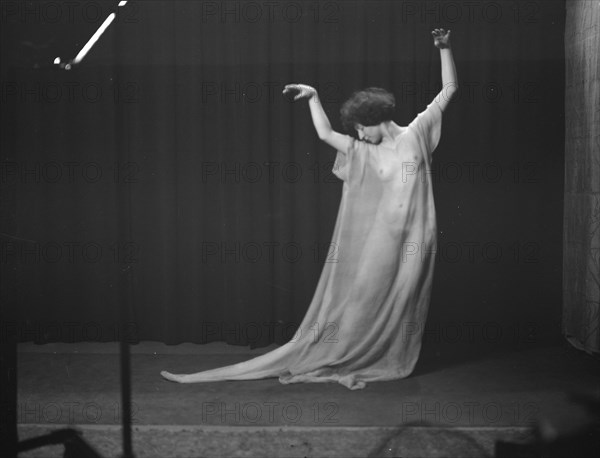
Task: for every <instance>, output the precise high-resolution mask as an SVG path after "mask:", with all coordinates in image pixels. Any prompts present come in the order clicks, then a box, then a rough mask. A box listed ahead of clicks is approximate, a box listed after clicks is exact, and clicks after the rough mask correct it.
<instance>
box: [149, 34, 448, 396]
mask: <svg viewBox="0 0 600 458" xmlns="http://www.w3.org/2000/svg"><path fill="white" fill-rule="evenodd" d="M432 35H433V37H434V45H435V46H436V47H437V48H439V49H440V55H441V62H442V82H443V89H442V90H441V92H440V93H439V94H438V95H437V96H436V98H435V99H434V100H433V101H432V102H431V103H430V104H429V105H428V106H427V108H426V109H425V110H424V111H423V112H421V113H420V114H419V115H418V116H417V117H416V118H415V119H414V120H413V121H412V122H411V123H410V124H409V125H408V126H400V125H398V124H396V123H395V122H394V121H392V116H393V114H394V105H395V102H394V96H393V95H392V94H390V93H389V92H387V91H385V90H384V89H379V88H369V89H366V90H364V91H359V92H356V93H354V94H353V95H352V97H350V99H349V100H347V101H346V102H345V103H344V105H343V106H342V109H341V117H342V122H343V124H344V127H345V128H349V129H356V131H357V133H358V137H359V139H358V140H357V139H354V138H353V137H351V136H349V135H344V134H341V133H338V132H335V131H334V130H333V129H332V128H331V124H330V123H329V120H328V118H327V115H326V114H325V112H324V111H323V108H322V106H321V104H320V102H319V96H318V94H317V91H316V90H315V89H314V88H312V87H310V86H307V85H303V84H290V85H287V86H286V87H285V89H284V93H292V94H296V95H295V98H294V100H298V99H303V98H304V99H308V104H309V107H310V113H311V116H312V120H313V123H314V126H315V129H316V130H317V133H318V135H319V138H320V139H321V140H323V141H324V142H326V143H327V144H329V145H331V146H332V147H334V148H335V149H336V150H337V153H336V154H337V155H336V160H335V164H334V167H333V172H334V173H335V175H337V176H338V177H339V178H341V179H342V180H343V181H344V186H343V192H342V201H341V203H340V208H339V212H338V216H337V221H336V224H335V229H334V233H333V240H332V244H333V246H335V247H336V248H337V251H336V253H337V259H336V261H337V262H331V263H325V265H324V267H323V271H322V273H321V277H320V279H319V282H318V284H317V289H316V291H315V294H314V296H313V299H312V301H311V303H310V306H309V308H308V311H307V313H306V316H305V317H304V319H303V320H302V323H301V324H300V326H299V328H298V331H297V332H296V335H295V336H294V338H293V339H292V340H291V341H290V342H288V343H286V344H285V345H283V346H281V347H279V348H277V349H275V350H273V351H271V352H269V353H266V354H264V355H261V356H258V357H256V358H253V359H250V360H248V361H245V362H242V363H239V364H233V365H230V366H225V367H221V368H217V369H211V370H207V371H203V372H198V373H195V374H171V373H169V372H166V371H163V372H161V375H162V376H163V377H165V378H166V379H168V380H172V381H176V382H180V383H195V382H215V381H222V380H253V379H262V378H269V377H279V381H280V382H281V383H284V384H288V383H300V382H313V383H314V382H338V383H340V384H342V385H344V386H346V387H348V388H350V389H352V390H354V389H361V388H364V387H365V386H366V383H368V382H374V381H384V380H395V379H401V378H405V377H407V376H408V375H410V374H411V372H412V371H413V369H414V366H415V365H416V362H417V360H418V357H419V352H420V350H421V338H422V334H423V330H424V327H425V320H426V318H427V312H428V308H429V300H430V294H431V285H432V280H433V269H434V261H435V250H436V243H437V227H436V217H435V205H434V200H433V193H432V185H431V181H430V173H429V171H430V165H431V160H432V153H433V151H434V150H435V148H436V146H437V145H438V142H439V138H440V134H441V122H442V112H443V111H444V110H445V109H446V107H447V106H448V103H449V101H450V99H451V97H452V96H453V94H454V93H455V91H456V90H457V88H458V84H457V78H456V68H455V65H454V58H453V56H452V50H451V48H450V31H447V32H446V31H445V30H444V29H435V30H434V31H433V32H432Z"/></svg>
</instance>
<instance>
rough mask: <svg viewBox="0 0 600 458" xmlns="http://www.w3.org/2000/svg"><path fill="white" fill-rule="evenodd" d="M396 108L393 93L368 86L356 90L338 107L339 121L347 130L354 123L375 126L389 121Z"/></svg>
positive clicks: (349, 130) (352, 126)
mask: <svg viewBox="0 0 600 458" xmlns="http://www.w3.org/2000/svg"><path fill="white" fill-rule="evenodd" d="M395 109H396V99H395V97H394V94H392V93H390V92H388V91H386V90H385V89H382V88H379V87H369V88H367V89H363V90H362V91H356V92H355V93H354V94H352V95H351V96H350V98H349V99H348V100H346V101H345V102H344V104H343V105H342V108H341V109H340V114H341V121H342V125H343V126H344V129H346V130H347V131H348V132H352V131H353V130H354V126H355V125H356V124H362V125H363V126H376V125H378V124H380V123H382V122H385V121H391V120H392V118H393V117H394V112H395Z"/></svg>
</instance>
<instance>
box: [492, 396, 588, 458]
mask: <svg viewBox="0 0 600 458" xmlns="http://www.w3.org/2000/svg"><path fill="white" fill-rule="evenodd" d="M571 400H572V401H573V409H572V413H573V415H569V416H565V417H562V418H542V419H541V420H539V421H538V423H537V424H536V425H535V436H536V441H535V442H534V443H529V444H516V443H511V442H502V441H498V442H496V447H495V457H496V458H541V457H544V458H555V457H556V458H558V457H577V458H587V457H590V458H594V457H597V456H598V455H599V452H600V397H599V396H598V395H586V394H580V393H574V394H572V395H571ZM582 407H583V409H582Z"/></svg>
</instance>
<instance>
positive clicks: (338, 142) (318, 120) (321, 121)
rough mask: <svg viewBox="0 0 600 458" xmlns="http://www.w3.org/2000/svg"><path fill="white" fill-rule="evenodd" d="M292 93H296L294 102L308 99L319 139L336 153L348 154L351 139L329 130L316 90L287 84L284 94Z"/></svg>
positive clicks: (327, 119) (303, 85) (301, 85)
mask: <svg viewBox="0 0 600 458" xmlns="http://www.w3.org/2000/svg"><path fill="white" fill-rule="evenodd" d="M293 91H297V92H298V94H296V96H295V97H294V100H298V99H302V98H307V99H308V106H309V108H310V114H311V116H312V120H313V124H314V126H315V129H316V131H317V134H318V135H319V138H320V139H321V140H323V141H324V142H325V143H327V144H328V145H330V146H331V147H333V148H335V149H336V150H337V151H340V152H342V153H346V152H348V148H349V147H350V142H351V140H352V138H351V137H350V136H349V135H343V134H340V133H339V132H336V131H335V130H333V129H332V128H331V123H330V122H329V118H327V115H326V114H325V110H323V106H322V105H321V101H320V100H319V94H317V91H316V89H315V88H313V87H311V86H307V85H306V84H288V85H286V86H285V88H284V89H283V93H284V94H287V93H289V92H293Z"/></svg>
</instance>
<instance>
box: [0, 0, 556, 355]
mask: <svg viewBox="0 0 600 458" xmlns="http://www.w3.org/2000/svg"><path fill="white" fill-rule="evenodd" d="M15 3H21V2H15ZM28 3H29V2H28ZM34 3H36V4H38V5H42V6H38V7H37V8H39V11H38V13H30V12H29V13H28V12H27V11H25V12H24V11H23V10H20V11H19V10H18V8H17V10H16V11H13V10H6V9H5V10H3V21H4V23H3V27H2V28H3V32H2V33H3V36H4V38H3V40H2V41H3V44H2V47H3V48H2V56H3V57H2V59H3V63H2V98H3V100H2V107H3V110H2V129H3V132H2V161H3V162H2V193H3V197H2V200H3V205H2V209H3V219H2V224H3V230H2V267H3V270H4V274H3V277H4V279H5V280H3V282H4V290H3V291H4V294H5V298H8V299H9V300H10V308H9V310H10V311H11V312H12V313H13V315H12V316H11V318H10V320H7V321H5V326H4V327H5V328H7V327H12V328H14V329H13V330H16V331H17V332H18V333H19V339H20V340H21V341H31V340H33V341H35V342H39V343H42V342H49V341H57V340H58V341H80V340H85V341H97V340H100V341H108V340H115V339H116V338H117V337H118V334H117V332H118V328H117V322H118V313H117V302H118V301H117V277H118V271H119V269H120V268H122V267H123V266H124V265H126V266H127V265H129V266H131V267H132V268H133V278H134V282H133V292H134V294H133V297H134V301H133V304H132V320H131V324H130V328H131V329H130V332H131V336H132V340H134V341H136V340H155V341H162V342H166V343H169V344H176V343H180V342H186V341H189V342H196V343H204V342H210V341H214V340H225V341H227V342H229V343H231V344H242V345H248V344H249V345H253V346H261V345H266V344H268V343H271V342H278V343H283V342H284V341H286V340H288V339H289V338H291V337H292V335H293V331H294V329H295V326H296V325H297V324H299V322H300V320H301V319H302V317H303V316H304V313H305V311H306V309H307V307H308V305H309V303H310V300H311V298H312V295H313V292H314V289H315V287H316V284H317V281H318V279H319V275H320V272H321V268H322V266H323V263H324V262H335V258H336V255H335V250H336V249H337V247H329V241H330V237H331V235H332V232H333V227H334V223H335V218H336V214H337V210H338V205H339V201H340V197H341V190H342V183H341V181H339V180H338V179H337V178H335V177H334V176H333V175H332V174H331V167H332V162H333V159H334V151H332V150H331V148H329V147H327V146H326V145H324V144H322V143H321V142H320V141H319V140H318V138H317V136H316V134H315V132H314V129H313V127H312V122H311V119H310V115H309V110H308V107H307V105H306V103H305V102H302V103H297V104H291V103H290V102H289V100H287V99H286V98H284V97H282V96H281V90H282V88H283V86H284V85H285V84H286V83H288V82H303V83H307V84H311V85H315V86H318V88H319V89H320V93H321V97H322V100H323V104H324V108H325V110H326V112H327V113H328V114H329V116H330V119H331V121H332V124H333V126H334V127H335V128H336V129H341V126H340V123H339V120H338V113H339V107H340V105H341V103H342V102H343V101H344V99H345V98H346V97H348V96H349V95H350V94H351V93H352V91H354V90H356V89H359V88H363V87H367V86H382V87H385V88H388V89H389V90H391V91H392V92H394V94H395V95H396V98H397V121H398V122H399V123H400V124H401V125H407V124H408V123H409V122H410V121H411V120H412V119H413V117H414V116H415V115H416V114H417V113H418V112H419V111H421V110H422V109H424V108H425V106H426V105H427V104H428V103H429V102H430V101H431V99H432V98H433V96H434V95H435V94H436V93H437V92H438V91H439V89H440V88H441V74H440V57H439V51H438V50H437V49H435V48H434V47H433V43H432V42H433V40H432V38H431V34H430V32H431V30H432V29H433V28H436V27H446V28H450V29H452V39H453V48H454V53H455V58H456V62H457V67H458V74H459V78H460V82H461V90H460V94H459V97H458V98H457V100H455V101H454V102H453V103H452V105H451V107H450V108H449V110H448V111H447V112H446V113H445V116H444V125H443V134H442V141H441V143H440V145H439V147H438V149H437V151H436V153H435V159H434V163H433V165H434V175H433V177H434V192H435V196H436V207H437V213H438V226H439V246H438V262H437V266H436V272H435V280H434V290H433V296H432V302H431V309H430V315H429V324H428V328H429V334H428V336H426V339H430V340H431V341H434V342H435V341H437V342H442V343H443V342H467V343H469V342H481V341H487V342H492V343H506V344H512V343H519V342H521V343H522V342H531V343H533V342H538V341H543V340H549V339H554V338H556V337H558V336H560V317H561V316H560V307H561V275H562V271H561V265H562V248H561V243H562V238H561V237H562V235H561V231H562V199H563V171H564V164H563V160H564V128H563V126H564V20H565V4H564V1H531V2H513V1H510V2H482V3H477V2H460V1H459V2H450V4H451V5H450V6H448V5H446V6H444V4H445V3H447V2H417V1H412V2H407V1H396V2H392V1H369V2H361V1H337V2H335V1H330V2H321V3H318V2H285V1H284V2H272V3H269V2H227V3H226V4H223V3H220V2H200V1H148V2H129V3H130V5H128V7H127V9H125V10H124V11H123V13H122V14H121V16H120V17H119V19H118V20H117V21H116V22H115V24H113V25H112V26H111V28H110V29H109V30H108V31H107V33H106V34H105V35H104V36H103V37H102V39H101V41H100V42H99V43H98V44H97V45H96V47H95V48H94V49H93V50H92V52H91V53H90V54H89V55H88V56H87V57H86V59H85V60H84V62H83V63H82V64H81V65H80V66H79V67H77V68H75V69H73V70H71V71H60V70H58V69H57V68H56V66H53V65H51V62H52V61H53V59H54V58H55V57H56V56H61V57H62V58H63V60H64V59H65V58H71V57H73V56H74V55H75V54H76V52H77V51H78V50H79V49H80V48H81V46H83V44H84V43H85V42H86V41H87V39H88V37H89V36H91V34H92V33H93V32H94V31H95V30H96V28H97V27H98V25H99V24H100V23H101V21H102V20H103V19H104V17H105V16H106V15H108V13H109V12H110V11H111V9H112V8H113V7H114V5H115V4H116V2H104V3H97V4H95V5H100V6H99V8H97V9H100V13H101V17H100V18H96V17H95V13H94V12H93V11H92V10H93V8H92V7H90V6H89V5H88V7H87V10H85V9H83V7H82V9H75V10H74V11H73V12H72V13H73V14H72V15H71V16H72V20H71V17H70V16H68V13H69V10H68V9H67V8H66V6H64V8H63V10H62V11H61V10H59V12H61V14H62V16H61V17H59V18H58V20H55V19H53V21H54V22H52V21H49V20H48V19H49V18H51V17H53V18H56V17H58V16H57V14H58V13H53V14H54V16H51V11H50V10H47V11H45V12H44V10H43V5H44V3H45V2H34ZM46 3H47V2H46ZM51 3H54V4H62V3H61V2H51ZM84 3H85V2H84ZM3 8H4V7H3ZM78 11H79V13H78ZM35 14H37V15H38V16H37V17H36V16H35ZM126 186H129V189H130V190H131V193H130V199H131V212H130V215H129V216H130V221H131V239H130V240H119V234H118V227H119V221H118V215H119V213H118V208H119V205H118V199H123V198H128V197H127V196H128V193H127V192H125V191H124V189H126ZM5 307H6V306H5ZM5 310H6V309H5ZM319 325H320V326H325V325H326V324H325V323H320V324H319Z"/></svg>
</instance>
